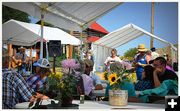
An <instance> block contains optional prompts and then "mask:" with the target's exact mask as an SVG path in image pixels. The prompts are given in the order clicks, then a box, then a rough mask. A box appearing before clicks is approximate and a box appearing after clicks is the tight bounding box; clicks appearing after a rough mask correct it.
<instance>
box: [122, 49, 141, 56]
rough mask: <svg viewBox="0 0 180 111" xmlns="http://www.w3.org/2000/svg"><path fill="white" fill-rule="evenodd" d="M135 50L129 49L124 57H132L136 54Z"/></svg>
mask: <svg viewBox="0 0 180 111" xmlns="http://www.w3.org/2000/svg"><path fill="white" fill-rule="evenodd" d="M137 51H138V50H137V48H130V49H129V50H127V51H126V52H125V53H124V57H134V56H135V55H136V53H137Z"/></svg>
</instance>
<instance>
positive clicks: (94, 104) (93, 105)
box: [15, 100, 165, 109]
mask: <svg viewBox="0 0 180 111" xmlns="http://www.w3.org/2000/svg"><path fill="white" fill-rule="evenodd" d="M49 103H50V101H47V100H46V101H44V102H43V105H46V104H49ZM73 103H74V104H79V103H80V101H79V100H74V101H73ZM28 105H29V102H24V103H19V104H16V106H15V108H16V109H27V108H28ZM164 108H165V105H164V104H150V103H131V102H129V103H128V105H127V106H110V105H109V102H108V101H88V100H85V101H84V104H79V109H164Z"/></svg>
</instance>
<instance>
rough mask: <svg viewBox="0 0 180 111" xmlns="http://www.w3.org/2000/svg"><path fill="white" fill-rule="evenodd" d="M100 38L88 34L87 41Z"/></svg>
mask: <svg viewBox="0 0 180 111" xmlns="http://www.w3.org/2000/svg"><path fill="white" fill-rule="evenodd" d="M98 39H100V37H97V36H90V37H88V38H87V41H88V42H95V41H96V40H98Z"/></svg>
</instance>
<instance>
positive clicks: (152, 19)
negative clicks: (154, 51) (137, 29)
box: [150, 2, 154, 48]
mask: <svg viewBox="0 0 180 111" xmlns="http://www.w3.org/2000/svg"><path fill="white" fill-rule="evenodd" d="M151 34H154V2H152V4H151ZM152 47H154V38H153V37H151V41H150V48H152Z"/></svg>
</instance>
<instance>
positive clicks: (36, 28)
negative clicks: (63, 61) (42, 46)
mask: <svg viewBox="0 0 180 111" xmlns="http://www.w3.org/2000/svg"><path fill="white" fill-rule="evenodd" d="M43 33H44V39H45V40H47V41H49V40H61V44H71V45H80V43H81V41H80V40H79V39H77V38H76V37H74V36H72V35H70V34H68V33H66V32H64V31H63V30H61V29H58V28H52V27H46V26H44V32H43ZM40 37H41V26H40V25H38V24H32V23H25V22H20V21H17V20H9V21H7V22H5V23H4V24H3V25H2V41H3V43H12V44H13V45H23V46H31V45H34V44H35V43H36V42H37V40H39V39H40Z"/></svg>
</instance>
